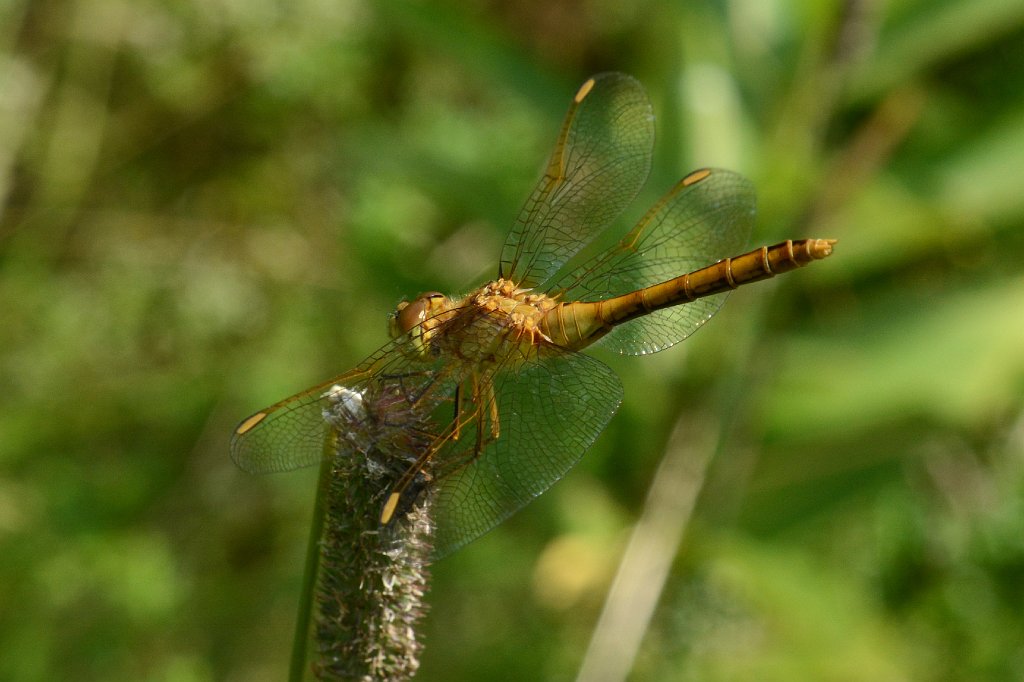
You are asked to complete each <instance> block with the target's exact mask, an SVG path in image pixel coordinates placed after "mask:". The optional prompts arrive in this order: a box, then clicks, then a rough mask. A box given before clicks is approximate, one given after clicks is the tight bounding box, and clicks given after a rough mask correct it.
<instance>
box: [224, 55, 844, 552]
mask: <svg viewBox="0 0 1024 682" xmlns="http://www.w3.org/2000/svg"><path fill="white" fill-rule="evenodd" d="M653 147H654V115H653V111H652V107H651V104H650V102H649V101H648V99H647V95H646V93H645V92H644V90H643V88H642V86H641V85H640V84H639V83H638V82H637V81H636V80H634V79H633V78H632V77H630V76H627V75H624V74H620V73H606V74H601V75H598V76H595V77H593V78H591V79H589V80H587V81H586V82H585V83H584V84H583V85H582V87H580V89H579V90H578V91H577V93H576V95H575V96H574V97H573V99H572V102H571V104H570V106H569V111H568V113H567V114H566V116H565V120H564V122H563V124H562V127H561V130H560V132H559V135H558V139H557V141H556V143H555V148H554V151H553V152H552V154H551V157H550V160H549V161H548V163H547V166H546V169H545V171H544V175H543V177H542V178H541V179H540V181H539V182H538V184H537V186H536V187H535V188H534V190H533V193H532V194H531V195H530V196H529V198H528V199H527V201H526V203H525V205H524V207H523V209H522V211H521V213H520V214H519V217H518V219H517V220H516V222H515V224H514V226H513V227H512V230H511V231H510V233H509V235H508V238H507V239H506V241H505V245H504V247H503V249H502V252H501V257H500V263H499V266H498V277H497V279H495V280H494V281H491V282H488V283H487V284H484V285H483V286H481V287H480V288H478V289H476V290H474V291H472V292H470V293H469V294H467V295H465V296H454V297H453V296H445V295H443V294H440V293H438V292H427V293H424V294H421V295H419V296H418V297H417V298H415V299H413V300H412V301H403V302H402V303H400V304H399V305H398V308H397V310H396V311H395V312H393V313H392V314H391V317H390V318H389V319H390V332H391V336H392V340H391V341H390V342H389V343H388V344H386V345H385V346H384V347H382V348H381V349H379V350H378V351H377V352H375V353H374V354H373V355H371V356H370V357H369V358H367V359H366V360H364V361H363V362H362V363H361V364H360V365H358V366H357V367H356V368H355V369H352V370H351V371H349V372H346V373H344V374H341V375H340V376H337V377H335V378H333V379H330V380H329V381H326V382H324V383H322V384H320V385H318V386H314V387H313V388H310V389H308V390H305V391H303V392H301V393H298V394H297V395H294V396H292V397H290V398H287V399H285V400H282V401H281V402H278V403H275V404H274V405H271V406H270V407H267V408H265V409H263V410H260V411H259V412H257V413H256V414H254V415H252V416H250V417H247V418H246V419H244V420H243V421H242V422H241V423H240V424H239V425H238V427H237V428H236V429H235V432H234V436H233V439H232V443H231V454H232V456H233V458H234V460H235V462H236V463H237V464H238V465H239V466H240V467H241V468H242V469H244V470H246V471H250V472H260V473H263V472H276V471H285V470H289V469H294V468H298V467H303V466H308V465H312V464H315V463H318V462H320V460H321V458H323V457H324V456H325V455H324V452H325V449H324V443H325V440H326V439H328V438H333V439H335V440H334V442H335V443H336V444H337V445H338V446H339V447H336V448H334V451H335V452H338V453H341V454H339V455H334V456H350V457H363V458H367V459H368V460H372V465H373V467H375V471H376V480H378V481H379V484H378V485H379V486H380V493H381V495H380V499H381V501H382V504H381V509H380V515H379V519H378V522H379V524H381V527H385V526H390V525H393V524H396V523H400V522H401V519H402V518H403V517H405V516H406V515H407V514H409V513H410V512H412V511H413V510H414V508H417V509H419V508H423V507H424V506H429V510H430V515H431V518H432V520H433V526H434V531H433V538H432V540H433V545H434V549H433V552H434V557H435V558H436V557H439V556H443V555H445V554H447V553H449V552H451V551H452V550H454V549H456V548H458V547H460V546H462V545H464V544H466V543H467V542H469V541H471V540H473V539H474V538H476V537H478V536H480V535H481V534H483V533H485V532H486V531H488V530H490V529H491V528H493V527H494V526H495V525H497V524H498V523H500V522H501V521H502V520H504V519H505V518H507V517H508V516H509V515H511V514H512V513H514V512H515V511H517V510H518V509H520V508H521V507H522V506H523V505H525V504H526V503H528V502H529V501H530V500H532V499H533V498H534V497H536V496H537V495H539V494H540V493H542V492H544V491H545V490H546V489H547V488H548V487H549V486H551V485H552V484H553V483H554V482H555V481H557V480H558V479H560V478H561V477H562V476H563V475H564V474H565V473H566V471H568V470H569V469H570V468H571V467H572V466H573V465H574V464H575V463H576V462H577V461H578V460H579V459H580V457H581V456H582V455H583V453H584V452H585V451H586V450H587V448H589V447H590V445H591V444H592V443H593V442H594V440H595V439H596V438H597V436H598V434H600V433H601V431H602V430H603V429H604V427H605V425H606V424H607V423H608V421H609V420H610V419H611V417H612V415H613V414H614V413H615V411H616V410H617V409H618V406H619V403H620V402H621V400H622V385H621V383H620V382H619V379H618V377H617V376H616V375H615V373H614V372H613V371H612V370H611V369H609V368H608V367H607V366H606V365H605V364H603V363H602V362H600V361H598V360H596V359H594V358H593V357H590V356H588V355H585V354H583V353H581V352H580V351H581V350H583V349H584V348H587V347H588V346H590V345H592V344H595V343H596V344H600V345H602V346H604V347H605V348H608V349H610V350H612V351H617V352H619V353H623V354H628V355H642V354H646V353H653V352H655V351H659V350H662V349H665V348H668V347H669V346H672V345H673V344H675V343H678V342H679V341H682V340H683V339H685V338H686V337H687V336H689V335H690V334H692V333H693V332H694V331H696V330H697V329H698V328H700V327H701V326H702V325H703V324H704V323H705V322H707V321H708V319H710V317H711V316H712V315H714V314H715V312H716V311H717V310H718V309H719V308H720V307H721V305H722V303H723V301H724V300H725V296H726V295H727V293H728V292H729V291H730V290H732V289H735V288H736V287H738V286H740V285H743V284H747V283H750V282H756V281H758V280H762V279H766V278H769V277H772V276H774V275H777V274H779V273H783V272H787V271H789V270H793V269H795V268H798V267H801V266H803V265H807V264H808V263H810V262H812V261H814V260H818V259H822V258H825V257H827V256H828V255H830V254H831V253H832V247H833V244H834V240H829V239H801V240H795V241H794V240H789V241H785V242H782V243H780V244H776V245H774V246H762V247H761V248H759V249H756V250H754V251H750V252H747V253H743V254H742V255H738V256H733V257H725V256H728V255H729V254H735V253H738V252H740V251H741V250H742V249H743V246H744V244H745V242H746V240H747V239H748V237H749V234H750V231H751V228H752V225H753V222H754V214H755V195H754V189H753V187H752V185H751V183H750V182H749V181H748V180H746V179H745V178H743V177H742V176H740V175H737V174H736V173H733V172H730V171H726V170H719V169H713V168H705V169H702V170H697V171H694V172H692V173H690V174H689V175H687V176H686V177H685V178H683V179H682V180H681V181H679V182H678V183H677V184H676V185H675V186H674V187H673V188H672V189H671V190H669V192H668V193H667V194H666V195H665V196H664V197H663V198H662V199H661V200H660V201H658V202H657V203H656V204H655V205H654V206H653V207H652V208H651V209H650V210H649V211H648V212H647V213H646V215H644V216H643V218H642V219H641V220H640V221H639V223H637V225H636V226H635V227H634V228H633V229H632V230H631V231H630V232H629V233H628V234H626V235H625V237H623V238H622V239H621V240H620V241H619V242H618V243H617V245H615V246H614V247H613V248H611V249H610V250H607V251H605V252H604V253H601V254H600V255H597V256H591V257H589V258H586V257H583V256H581V255H580V251H581V250H582V249H583V248H584V247H585V246H586V245H587V244H589V243H590V242H591V241H592V240H593V239H594V238H595V237H596V236H597V235H599V234H601V233H603V232H604V231H605V230H606V229H607V228H609V226H610V225H611V223H612V222H613V221H614V220H615V219H616V218H617V217H618V216H619V215H620V213H621V212H622V211H623V210H624V209H625V208H626V206H627V205H628V204H629V203H630V202H631V201H632V200H633V199H634V198H635V196H636V195H637V193H638V192H639V191H640V189H641V187H642V186H643V184H644V182H645V181H646V179H647V175H648V173H649V171H650V167H651V156H652V152H653ZM723 257H725V258H723ZM709 263H711V264H710V265H708V264H709Z"/></svg>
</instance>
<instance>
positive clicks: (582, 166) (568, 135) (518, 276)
mask: <svg viewBox="0 0 1024 682" xmlns="http://www.w3.org/2000/svg"><path fill="white" fill-rule="evenodd" d="M653 148H654V114H653V112H652V110H651V104H650V102H649V101H648V100H647V95H646V93H645V92H644V90H643V87H642V86H641V85H640V83H638V82H637V81H636V80H634V79H633V78H631V77H629V76H626V75H624V74H621V73H606V74H601V75H599V76H595V77H594V78H592V79H590V80H589V81H587V82H586V83H584V84H583V86H582V87H581V88H580V90H579V92H577V94H576V96H575V98H574V99H573V102H572V104H571V105H570V107H569V112H568V113H567V114H566V117H565V121H564V122H563V124H562V130H561V132H560V134H559V136H558V141H557V142H556V144H555V149H554V151H553V152H552V154H551V159H550V160H549V161H548V165H547V168H546V170H545V172H544V177H542V178H541V180H540V182H539V183H538V184H537V187H536V188H535V189H534V190H533V193H532V194H531V195H530V197H529V199H527V201H526V205H525V206H524V207H523V210H522V211H521V212H520V214H519V217H518V219H517V220H516V223H515V225H514V226H513V228H512V231H511V232H510V233H509V235H508V238H507V239H506V241H505V246H504V248H503V249H502V252H501V267H500V271H499V272H500V275H501V276H502V277H505V278H506V279H511V280H512V281H514V282H516V283H517V284H519V285H520V286H522V287H525V288H529V287H534V286H537V285H539V284H541V283H543V282H545V281H547V280H548V279H549V278H550V277H551V276H552V275H554V274H555V272H556V271H557V270H558V269H559V268H560V267H561V266H562V265H563V264H564V263H565V262H566V261H567V260H568V259H569V258H570V257H572V256H573V255H574V254H576V253H577V252H578V251H579V250H580V249H581V248H583V247H584V246H585V245H586V244H587V243H589V242H590V240H591V239H593V238H594V237H595V236H596V235H597V234H599V233H600V232H601V231H602V230H604V229H605V228H606V227H607V226H608V225H609V224H610V223H611V222H612V221H613V220H615V218H617V217H618V216H619V215H620V214H621V213H622V211H623V209H625V207H626V206H627V205H628V204H629V202H631V201H632V200H633V198H634V197H636V194H637V192H639V191H640V188H641V187H642V186H643V184H644V181H645V180H646V179H647V175H648V173H649V172H650V167H651V154H652V150H653Z"/></svg>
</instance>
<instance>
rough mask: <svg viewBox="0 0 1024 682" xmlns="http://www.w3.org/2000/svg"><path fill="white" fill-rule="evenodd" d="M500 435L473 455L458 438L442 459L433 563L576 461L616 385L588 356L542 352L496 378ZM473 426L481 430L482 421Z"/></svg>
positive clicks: (617, 394)
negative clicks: (454, 464)
mask: <svg viewBox="0 0 1024 682" xmlns="http://www.w3.org/2000/svg"><path fill="white" fill-rule="evenodd" d="M494 389H495V390H494V399H495V401H496V403H497V407H498V412H499V415H500V416H499V420H498V421H499V426H500V432H501V433H500V436H499V437H498V438H497V439H496V440H494V441H493V442H491V443H490V444H489V445H487V446H486V447H485V448H484V449H483V450H482V451H481V452H480V453H479V455H477V456H473V453H472V445H470V444H469V443H467V442H466V441H471V439H470V438H466V437H463V439H462V440H461V441H460V442H459V443H453V444H452V445H451V447H450V448H449V451H447V452H445V453H443V457H442V460H443V461H447V462H458V463H460V466H458V467H457V468H455V469H453V470H451V471H447V472H445V475H444V476H443V477H442V478H441V479H440V480H439V482H438V485H437V490H436V493H435V496H434V508H433V518H434V520H435V522H436V534H435V550H434V553H435V558H439V557H441V556H444V555H446V554H449V553H450V552H452V551H454V550H455V549H458V548H459V547H461V546H462V545H465V544H466V543H468V542H469V541H471V540H473V539H474V538H476V537H478V536H480V535H482V534H483V533H485V532H487V531H488V530H490V529H491V528H493V527H494V526H496V525H497V524H498V523H500V522H501V521H503V520H504V519H505V518H507V517H508V516H510V515H512V514H513V513H514V512H516V511H517V510H519V509H520V508H521V507H522V506H523V505H525V504H527V503H528V502H529V501H530V500H532V499H533V498H535V497H536V496H537V495H540V494H541V493H542V492H544V491H545V490H547V489H548V488H549V487H550V486H551V485H552V484H553V483H554V482H555V481H557V480H558V479H560V478H561V477H562V476H563V475H565V473H566V472H567V471H568V470H569V469H570V468H571V467H572V466H573V465H574V464H576V462H577V461H579V459H580V457H582V456H583V453H584V452H585V451H586V450H587V448H589V447H590V445H591V444H592V443H593V442H594V440H595V439H596V438H597V436H598V434H600V433H601V431H602V430H603V429H604V427H605V425H606V424H607V423H608V420H609V419H611V417H612V415H613V414H614V413H615V411H616V409H618V406H619V403H620V402H621V401H622V385H621V384H620V382H619V379H618V377H616V376H615V373H614V372H612V370H611V369H609V368H608V367H607V366H606V365H604V364H603V363H601V362H599V361H598V360H595V359H593V358H591V357H588V356H586V355H582V354H579V353H568V352H566V351H564V350H561V349H558V348H555V347H542V348H541V349H540V355H539V357H538V358H537V361H536V362H531V363H529V364H527V365H525V366H524V367H523V368H522V369H520V370H518V371H508V372H505V373H499V374H497V375H496V376H495V377H494ZM478 424H481V428H485V427H484V426H482V424H483V420H479V421H478Z"/></svg>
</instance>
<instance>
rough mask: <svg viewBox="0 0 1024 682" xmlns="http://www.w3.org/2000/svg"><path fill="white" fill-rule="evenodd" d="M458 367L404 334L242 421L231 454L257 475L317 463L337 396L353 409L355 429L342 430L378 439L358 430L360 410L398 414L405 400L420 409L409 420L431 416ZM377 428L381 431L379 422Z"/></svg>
mask: <svg viewBox="0 0 1024 682" xmlns="http://www.w3.org/2000/svg"><path fill="white" fill-rule="evenodd" d="M457 369H458V368H457V367H455V366H452V365H450V364H446V363H443V362H441V361H440V360H439V359H437V358H435V357H433V356H430V355H427V354H424V353H421V352H419V349H418V348H417V347H416V346H415V344H414V343H413V341H412V337H411V336H410V335H405V336H403V337H400V338H399V339H396V340H394V341H391V342H390V343H388V344H386V345H385V346H384V347H382V348H381V349H380V350H378V351H377V352H376V353H374V354H373V355H371V356H370V357H368V358H367V359H366V360H364V361H363V362H362V363H360V364H359V366H358V367H356V368H355V369H353V370H351V371H349V372H346V373H345V374H342V375H340V376H337V377H335V378H334V379H332V380H330V381H327V382H324V383H323V384H320V385H319V386H314V387H313V388H310V389H308V390H306V391H303V392H302V393H299V394H296V395H294V396H292V397H290V398H287V399H285V400H282V401H281V402H279V403H276V404H274V405H271V406H270V407H268V408H266V409H264V410H261V411H260V412H257V413H256V414H254V415H253V416H251V417H249V418H247V419H245V420H243V421H242V423H241V424H239V426H238V427H237V428H236V429H235V434H234V436H233V437H232V439H231V457H232V459H234V461H235V463H236V464H238V466H239V467H241V468H242V469H244V470H245V471H248V472H251V473H257V474H263V473H273V472H280V471H289V470H291V469H298V468H300V467H306V466H310V465H313V464H316V463H318V462H320V460H321V459H322V458H323V457H324V456H325V454H329V450H327V449H326V446H327V438H328V437H329V436H331V434H330V430H329V427H328V422H327V421H326V419H325V410H328V409H330V408H332V406H333V405H334V404H335V403H336V402H337V401H339V400H344V401H346V402H347V403H348V404H349V410H350V412H351V413H352V414H353V419H352V420H351V422H350V427H351V428H350V431H351V432H350V433H346V434H339V435H340V436H342V437H345V438H347V439H348V440H349V442H351V443H358V442H359V440H360V439H361V438H362V439H364V440H376V439H379V437H380V436H379V433H366V434H360V433H359V432H358V430H359V428H360V427H359V425H360V423H361V420H360V418H359V417H360V415H361V414H363V413H367V411H370V412H372V413H373V415H374V418H375V419H376V418H377V416H378V414H381V415H384V416H385V417H386V416H387V414H388V413H391V414H397V411H396V410H395V408H394V407H393V405H394V404H395V403H396V402H398V403H402V404H404V405H405V410H406V412H408V411H409V410H411V409H415V410H417V411H418V412H419V413H420V414H418V415H408V416H407V417H405V418H406V419H410V420H412V419H413V418H414V417H416V418H419V417H423V416H425V415H428V414H429V413H430V412H431V411H432V410H433V409H434V408H436V406H437V404H438V403H440V402H442V401H444V400H446V399H448V398H449V397H450V394H451V392H452V391H453V390H454V384H455V380H454V379H452V378H451V376H450V375H452V374H453V373H454V372H456V371H457ZM428 393H429V398H426V399H425V398H424V396H427V395H428ZM384 406H388V410H385V408H384ZM367 428H369V427H367ZM374 428H377V429H378V431H379V427H378V426H376V425H375V427H374ZM367 447H369V445H367Z"/></svg>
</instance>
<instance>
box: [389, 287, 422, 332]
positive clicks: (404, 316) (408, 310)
mask: <svg viewBox="0 0 1024 682" xmlns="http://www.w3.org/2000/svg"><path fill="white" fill-rule="evenodd" d="M428 306H429V303H428V302H427V299H426V298H425V297H423V296H420V297H419V298H417V299H416V300H415V301H413V302H412V303H405V304H399V306H398V310H397V311H395V331H396V332H397V334H405V333H407V332H409V331H411V330H412V329H414V328H415V327H416V326H417V325H418V324H419V323H421V322H423V320H425V319H426V318H427V307H428ZM397 334H396V336H397Z"/></svg>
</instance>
